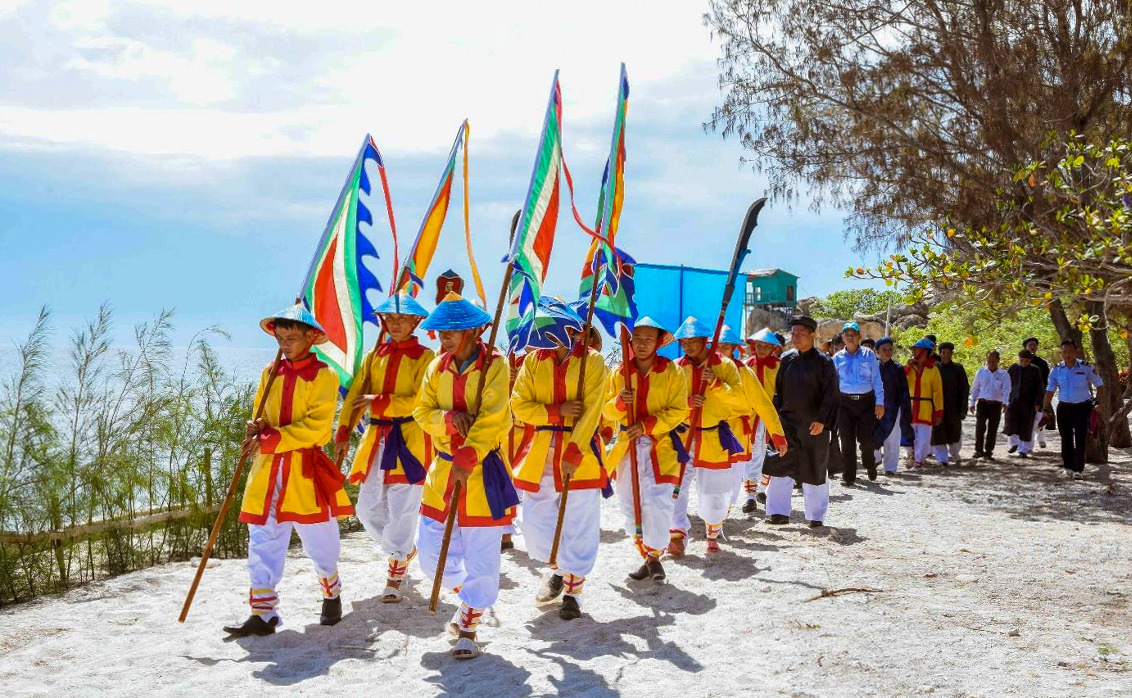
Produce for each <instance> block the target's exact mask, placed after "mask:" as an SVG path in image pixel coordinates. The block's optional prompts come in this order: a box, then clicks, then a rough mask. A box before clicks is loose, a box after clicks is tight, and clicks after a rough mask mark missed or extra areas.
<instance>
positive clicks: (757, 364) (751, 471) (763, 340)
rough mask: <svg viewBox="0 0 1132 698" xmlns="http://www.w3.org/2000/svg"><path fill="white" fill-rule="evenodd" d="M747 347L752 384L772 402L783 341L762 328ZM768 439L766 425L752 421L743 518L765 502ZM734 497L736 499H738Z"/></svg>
mask: <svg viewBox="0 0 1132 698" xmlns="http://www.w3.org/2000/svg"><path fill="white" fill-rule="evenodd" d="M747 345H748V346H749V347H750V348H751V351H752V353H753V356H751V358H749V359H747V366H748V367H749V368H750V369H751V372H752V373H754V376H755V380H757V381H758V382H759V385H760V386H762V388H763V392H765V393H766V394H767V397H769V398H770V399H771V404H772V406H773V401H774V379H775V377H776V376H777V375H778V352H779V351H781V349H782V340H781V339H780V338H779V336H778V335H776V334H775V333H773V332H771V331H770V328H768V327H764V328H763V329H761V330H759V331H758V332H756V333H755V334H753V335H751V336H750V337H748V338H747ZM766 452H767V436H766V424H765V423H764V422H763V421H762V420H761V419H756V420H755V426H754V434H753V435H752V438H751V456H750V459H749V460H747V462H746V463H743V464H741V465H743V467H744V472H743V478H744V479H743V485H742V488H743V491H744V492H745V493H746V495H747V501H746V502H745V503H744V504H743V513H744V514H753V513H755V512H756V511H758V503H759V502H763V503H765V502H766V486H767V484H769V482H770V478H769V477H764V476H763V463H764V462H765V461H766ZM738 496H739V495H738V494H736V498H738Z"/></svg>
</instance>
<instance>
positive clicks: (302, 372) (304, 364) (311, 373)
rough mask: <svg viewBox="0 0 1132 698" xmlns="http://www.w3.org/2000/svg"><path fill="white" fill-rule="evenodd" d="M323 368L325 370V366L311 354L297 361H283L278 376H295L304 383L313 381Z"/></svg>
mask: <svg viewBox="0 0 1132 698" xmlns="http://www.w3.org/2000/svg"><path fill="white" fill-rule="evenodd" d="M324 368H326V364H324V363H322V362H321V361H319V360H318V357H317V356H315V355H314V353H313V352H312V353H310V354H307V355H306V356H305V357H303V358H301V359H299V360H298V361H291V360H290V359H283V361H282V363H281V364H280V366H279V375H281V376H288V375H290V376H297V377H298V378H302V379H303V380H305V381H313V380H314V377H315V376H317V375H318V372H319V371H321V370H322V369H324Z"/></svg>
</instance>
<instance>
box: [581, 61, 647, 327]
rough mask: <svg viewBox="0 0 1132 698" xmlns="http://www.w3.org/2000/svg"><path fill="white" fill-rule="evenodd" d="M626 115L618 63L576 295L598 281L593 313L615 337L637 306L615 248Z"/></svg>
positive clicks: (586, 293)
mask: <svg viewBox="0 0 1132 698" xmlns="http://www.w3.org/2000/svg"><path fill="white" fill-rule="evenodd" d="M628 114H629V77H628V74H627V73H626V71H625V64H624V63H622V64H621V78H620V80H618V83H617V110H616V112H615V113H614V117H613V139H612V141H611V143H610V146H609V157H608V158H607V159H606V161H605V172H604V173H602V178H601V193H600V195H599V196H598V203H597V220H596V221H595V223H594V229H595V230H596V232H597V236H596V237H594V239H593V241H592V242H591V243H590V249H589V252H587V254H586V261H585V264H584V265H583V266H582V283H581V286H580V289H579V297H580V298H581V299H582V300H583V301H585V302H586V303H587V304H588V303H589V299H590V295H591V292H592V289H593V284H594V282H595V279H596V280H597V283H599V284H600V287H599V289H598V294H599V295H598V297H597V299H596V301H595V303H594V315H595V316H596V317H597V318H598V319H599V320H600V321H601V324H602V327H604V328H605V331H606V332H608V333H609V334H610V335H612V336H614V337H616V336H617V333H616V329H617V327H616V326H617V324H618V323H621V324H624V325H625V326H626V327H628V328H630V329H632V327H633V322H634V321H635V320H636V319H637V306H636V303H635V302H634V301H633V291H634V288H633V279H632V271H631V265H633V264H636V262H634V261H633V259H632V257H630V256H629V255H628V254H626V253H625V252H624V251H623V250H621V249H619V248H617V247H616V236H617V230H618V227H619V225H620V222H621V208H622V206H623V205H624V201H625V123H626V119H627V117H628Z"/></svg>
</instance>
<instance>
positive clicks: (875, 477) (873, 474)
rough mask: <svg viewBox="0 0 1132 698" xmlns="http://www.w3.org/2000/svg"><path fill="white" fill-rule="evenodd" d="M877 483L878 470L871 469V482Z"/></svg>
mask: <svg viewBox="0 0 1132 698" xmlns="http://www.w3.org/2000/svg"><path fill="white" fill-rule="evenodd" d="M876 481H877V469H876V468H869V482H876Z"/></svg>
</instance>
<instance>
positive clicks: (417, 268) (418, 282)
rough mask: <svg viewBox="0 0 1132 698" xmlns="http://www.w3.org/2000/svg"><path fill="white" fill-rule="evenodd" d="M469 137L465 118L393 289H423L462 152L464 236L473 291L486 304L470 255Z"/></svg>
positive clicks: (450, 197)
mask: <svg viewBox="0 0 1132 698" xmlns="http://www.w3.org/2000/svg"><path fill="white" fill-rule="evenodd" d="M470 136H471V126H470V125H469V124H468V121H467V119H465V120H464V123H462V124H460V130H459V131H457V133H456V140H455V141H454V142H453V143H452V150H451V151H449V153H448V161H447V163H446V164H445V166H444V172H443V173H442V174H441V175H440V182H439V183H438V184H437V185H436V192H435V193H434V194H433V195H432V201H430V202H429V205H428V208H427V209H426V210H425V216H424V220H423V221H421V229H420V231H419V232H418V233H417V239H416V240H415V241H414V242H413V247H412V249H411V250H409V254H408V256H407V257H406V258H405V266H404V269H403V272H402V276H401V278H400V279H399V280H397V281H396V282H395V283H394V284H393V286H394V288H393V292H397V291H408V292H409V293H411V294H412V295H413V296H414V297H415V296H416V295H417V293H419V292H420V290H421V289H422V288H424V278H425V276H426V275H427V274H428V267H429V265H430V264H431V263H432V258H433V256H434V255H435V254H436V246H437V244H438V243H439V242H440V231H441V229H442V228H443V227H444V221H445V220H446V219H447V217H448V205H449V203H451V201H452V183H453V181H454V180H455V179H456V156H457V154H459V153H460V152H461V150H462V151H463V154H464V168H463V170H464V238H465V242H466V244H467V248H468V261H469V263H470V264H471V267H472V278H473V280H474V281H475V284H476V292H477V293H478V295H479V297H480V300H481V301H483V302H485V303H486V298H485V297H484V292H483V282H482V281H481V280H480V275H479V269H477V268H476V260H475V256H474V255H473V254H472V238H471V227H470V222H469V219H468V209H469V201H468V139H469V137H470Z"/></svg>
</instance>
